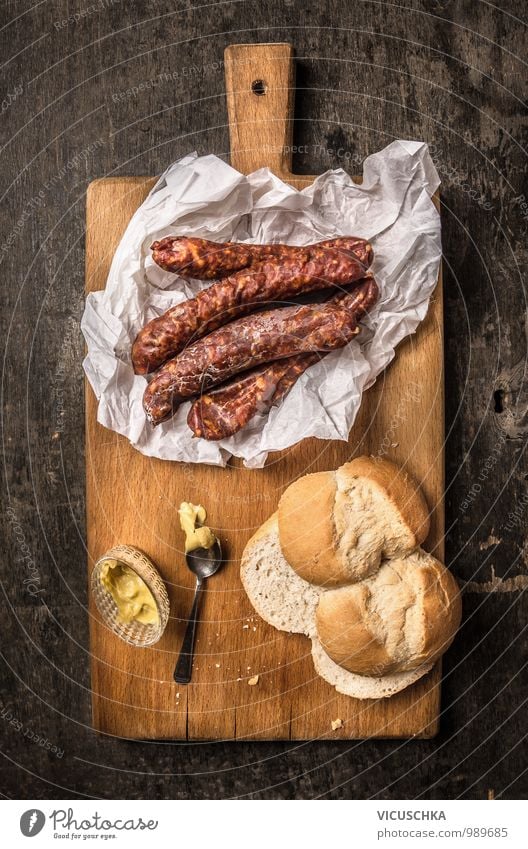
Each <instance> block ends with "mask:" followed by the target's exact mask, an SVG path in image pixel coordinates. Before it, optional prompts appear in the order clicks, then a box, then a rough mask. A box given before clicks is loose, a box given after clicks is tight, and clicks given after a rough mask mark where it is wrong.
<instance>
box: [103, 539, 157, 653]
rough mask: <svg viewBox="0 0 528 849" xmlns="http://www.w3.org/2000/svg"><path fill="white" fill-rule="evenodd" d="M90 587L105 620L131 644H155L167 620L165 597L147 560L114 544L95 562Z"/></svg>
mask: <svg viewBox="0 0 528 849" xmlns="http://www.w3.org/2000/svg"><path fill="white" fill-rule="evenodd" d="M91 588H92V593H93V597H94V601H95V603H96V605H97V609H98V610H99V613H100V614H101V616H102V617H103V619H104V621H105V623H106V624H107V625H108V626H109V628H111V629H112V631H113V632H114V634H116V635H117V636H118V637H121V639H122V640H125V642H127V643H130V644H131V645H133V646H151V645H153V643H157V641H158V640H159V639H160V637H161V635H162V634H163V632H164V630H165V626H166V625H167V622H168V619H169V597H168V595H167V590H166V587H165V584H164V583H163V581H162V579H161V576H160V574H159V572H158V570H157V569H156V567H155V566H154V564H153V563H152V561H151V560H149V558H148V557H147V556H146V554H144V553H143V552H142V551H140V550H139V549H137V548H133V547H132V546H131V545H116V546H115V547H114V548H111V549H110V551H107V552H106V554H103V556H102V557H100V558H99V560H98V561H97V563H96V564H95V566H94V568H93V571H92V577H91Z"/></svg>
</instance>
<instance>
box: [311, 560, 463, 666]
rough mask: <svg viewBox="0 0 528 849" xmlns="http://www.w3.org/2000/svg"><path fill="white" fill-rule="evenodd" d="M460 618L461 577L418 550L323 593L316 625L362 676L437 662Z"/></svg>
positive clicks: (326, 645)
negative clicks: (363, 578) (356, 581)
mask: <svg viewBox="0 0 528 849" xmlns="http://www.w3.org/2000/svg"><path fill="white" fill-rule="evenodd" d="M460 618H461V602H460V593H459V590H458V586H457V583H456V581H455V579H454V578H453V576H452V575H451V573H450V572H449V570H448V569H446V568H445V566H443V565H442V564H441V563H440V562H439V561H438V560H436V558H434V557H433V556H432V555H431V554H427V553H426V552H424V551H422V549H417V550H416V551H415V552H412V553H411V554H409V555H408V556H407V557H405V558H401V559H398V560H391V561H386V562H385V563H384V564H383V565H382V567H381V569H380V570H379V571H378V572H377V574H376V575H375V576H374V577H372V578H369V579H367V580H366V581H363V582H362V583H360V584H350V585H348V586H346V587H340V588H338V589H334V590H328V591H327V592H325V593H323V594H322V595H321V597H320V599H319V604H318V606H317V611H316V628H317V634H318V637H319V640H320V642H321V645H322V647H323V649H324V650H325V651H326V653H327V654H328V656H329V657H330V658H331V659H332V660H333V661H334V662H335V663H337V664H338V665H339V666H342V667H343V668H344V669H347V670H348V671H349V672H354V673H355V674H356V675H367V676H373V677H380V676H384V675H392V674H395V673H400V672H411V671H412V670H413V669H417V668H418V667H420V666H422V665H423V664H424V663H427V664H431V663H434V662H435V661H436V660H437V659H438V658H439V657H440V656H441V655H442V654H443V653H444V652H445V651H446V649H447V648H448V647H449V646H450V645H451V643H452V641H453V638H454V636H455V634H456V631H457V629H458V626H459V624H460Z"/></svg>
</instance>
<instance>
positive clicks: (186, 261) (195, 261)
mask: <svg viewBox="0 0 528 849" xmlns="http://www.w3.org/2000/svg"><path fill="white" fill-rule="evenodd" d="M317 246H318V247H335V248H341V250H346V251H352V252H353V253H354V254H355V255H356V256H357V258H358V259H359V260H360V262H362V263H363V265H364V266H365V267H366V268H368V267H369V265H370V263H371V260H372V248H371V246H370V244H369V243H368V242H367V240H366V239H360V238H358V237H356V236H343V237H340V238H337V239H327V240H326V241H324V242H319V244H318V245H317ZM310 247H316V246H315V245H311V246H310ZM297 250H299V248H297V247H296V246H294V245H278V244H277V245H253V244H252V245H247V244H243V243H241V242H211V241H209V240H208V239H199V238H197V237H195V236H165V238H163V239H159V240H158V241H156V242H154V243H153V244H152V245H151V251H152V259H153V260H154V262H155V263H156V265H159V266H160V268H163V269H164V270H165V271H172V272H174V273H176V274H179V275H180V276H181V277H192V278H194V279H195V280H219V279H220V278H222V277H227V276H228V275H230V274H234V272H235V271H240V269H242V268H247V267H248V266H250V265H252V264H253V263H255V262H262V261H263V260H265V259H270V258H271V257H294V256H295V252H296V251H297Z"/></svg>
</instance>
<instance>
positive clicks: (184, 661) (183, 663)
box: [174, 578, 203, 684]
mask: <svg viewBox="0 0 528 849" xmlns="http://www.w3.org/2000/svg"><path fill="white" fill-rule="evenodd" d="M202 589H203V581H201V580H200V579H199V578H198V579H197V581H196V591H195V593H194V601H193V606H192V610H191V612H190V614H189V620H188V622H187V628H186V630H185V636H184V638H183V643H182V647H181V651H180V656H179V658H178V662H177V664H176V669H175V670H174V680H175V681H176V683H177V684H188V683H189V681H190V680H191V675H192V663H193V655H194V638H195V636H196V626H197V624H198V610H199V607H200V600H201V597H202Z"/></svg>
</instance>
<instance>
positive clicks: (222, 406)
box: [187, 285, 374, 440]
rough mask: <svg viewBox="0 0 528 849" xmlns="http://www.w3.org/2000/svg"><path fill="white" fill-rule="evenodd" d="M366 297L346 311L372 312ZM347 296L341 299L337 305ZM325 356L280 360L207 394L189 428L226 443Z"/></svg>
mask: <svg viewBox="0 0 528 849" xmlns="http://www.w3.org/2000/svg"><path fill="white" fill-rule="evenodd" d="M372 295H373V292H372V291H371V293H370V298H369V299H365V298H364V297H363V289H362V286H361V285H360V286H358V287H357V289H356V290H355V292H354V296H353V298H352V299H351V298H350V297H348V296H346V297H347V308H348V309H350V310H352V311H354V312H355V315H356V318H361V316H362V315H363V314H364V313H365V312H366V311H367V310H368V309H370V308H371V307H372V306H373V304H374V301H373V300H372ZM344 297H345V296H341V295H340V296H338V297H337V298H335V299H334V303H335V302H336V301H337V302H339V301H340V300H341V299H342V298H344ZM324 356H326V355H325V354H320V353H313V354H300V355H299V356H297V357H289V358H288V359H286V360H277V361H275V362H272V363H268V364H266V365H264V366H260V367H259V368H257V369H254V370H253V371H250V372H247V373H246V374H243V375H242V376H241V377H239V378H238V379H235V380H232V381H230V382H229V383H226V384H224V385H223V386H219V387H218V388H217V389H213V390H212V391H211V392H207V393H205V394H204V395H202V396H201V397H200V398H197V399H196V401H194V402H193V404H192V405H191V409H190V410H189V415H188V416H187V424H188V425H189V427H190V429H191V430H192V432H193V434H194V435H195V436H197V437H201V438H202V439H207V440H219V439H226V438H227V437H229V436H233V435H234V434H235V433H237V432H238V431H239V430H241V429H242V428H243V427H245V426H246V425H247V424H248V422H249V421H251V419H252V418H253V417H254V416H256V415H257V413H264V412H266V411H267V410H269V409H271V407H273V406H276V405H277V404H279V402H280V401H282V400H283V398H285V397H286V395H287V394H288V392H289V391H290V389H292V388H293V386H294V384H295V383H296V381H297V380H298V379H299V377H300V376H301V375H302V374H303V373H304V372H305V371H306V369H307V368H309V367H310V366H311V365H313V364H314V363H316V362H318V361H319V360H320V359H321V357H324Z"/></svg>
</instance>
